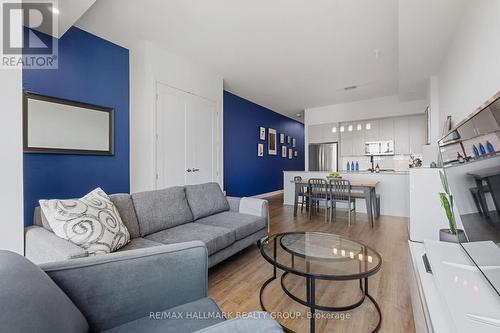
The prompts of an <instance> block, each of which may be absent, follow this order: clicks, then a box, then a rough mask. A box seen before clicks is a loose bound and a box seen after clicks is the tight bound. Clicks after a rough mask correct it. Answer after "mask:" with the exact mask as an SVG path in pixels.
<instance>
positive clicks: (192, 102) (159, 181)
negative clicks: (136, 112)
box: [156, 83, 219, 189]
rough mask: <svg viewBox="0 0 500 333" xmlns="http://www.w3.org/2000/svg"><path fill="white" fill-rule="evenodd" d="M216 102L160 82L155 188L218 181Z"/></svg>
mask: <svg viewBox="0 0 500 333" xmlns="http://www.w3.org/2000/svg"><path fill="white" fill-rule="evenodd" d="M218 147H219V142H218V115H217V104H216V103H215V102H212V101H209V100H207V99H205V98H202V97H199V96H196V95H193V94H189V93H186V92H184V91H182V90H178V89H175V88H172V87H169V86H167V85H163V84H161V83H158V84H157V102H156V188H157V189H161V188H166V187H171V186H181V185H186V184H200V183H206V182H211V181H215V182H218V180H219V179H218Z"/></svg>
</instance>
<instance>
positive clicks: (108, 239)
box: [39, 188, 130, 255]
mask: <svg viewBox="0 0 500 333" xmlns="http://www.w3.org/2000/svg"><path fill="white" fill-rule="evenodd" d="M39 203H40V207H41V208H42V211H43V214H44V215H45V217H46V219H47V221H48V223H49V224H50V227H51V228H52V230H53V231H54V233H55V234H56V235H57V236H59V237H61V238H64V239H66V240H68V241H70V242H72V243H74V244H76V245H78V246H81V247H82V248H84V249H85V250H87V252H88V253H89V255H96V254H105V253H110V252H113V251H116V250H118V249H119V248H121V247H123V246H124V245H125V244H127V243H128V242H129V240H130V235H129V232H128V230H127V227H126V226H125V225H124V224H123V222H122V220H121V218H120V215H119V214H118V210H117V209H116V207H115V205H114V204H113V202H112V201H111V200H110V199H109V197H108V195H107V194H106V193H104V191H103V190H101V189H100V188H96V189H95V190H93V191H92V192H90V193H89V194H87V195H86V196H84V197H83V198H81V199H68V200H57V199H54V200H40V201H39Z"/></svg>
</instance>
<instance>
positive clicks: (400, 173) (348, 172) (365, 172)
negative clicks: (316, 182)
mask: <svg viewBox="0 0 500 333" xmlns="http://www.w3.org/2000/svg"><path fill="white" fill-rule="evenodd" d="M283 172H302V173H318V172H324V173H329V172H328V171H297V170H284V171H283ZM339 173H340V174H343V175H349V174H351V175H356V174H361V175H372V174H373V175H408V174H409V173H410V171H407V170H401V171H397V170H394V171H380V172H379V173H376V172H371V171H368V170H360V171H345V170H340V171H339Z"/></svg>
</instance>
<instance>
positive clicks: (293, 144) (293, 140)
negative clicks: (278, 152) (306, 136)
mask: <svg viewBox="0 0 500 333" xmlns="http://www.w3.org/2000/svg"><path fill="white" fill-rule="evenodd" d="M296 143H297V141H295V138H293V139H292V147H293V148H295V145H296Z"/></svg>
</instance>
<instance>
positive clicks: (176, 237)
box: [146, 223, 235, 255]
mask: <svg viewBox="0 0 500 333" xmlns="http://www.w3.org/2000/svg"><path fill="white" fill-rule="evenodd" d="M146 239H149V240H152V241H155V242H159V243H163V244H173V243H181V242H189V241H194V240H200V241H202V242H203V243H205V245H206V246H207V250H208V255H211V254H213V253H215V252H217V251H220V250H222V249H224V248H226V247H228V246H229V245H231V244H233V243H234V242H235V233H234V231H232V230H229V229H226V228H221V227H216V226H211V225H205V224H200V223H188V224H183V225H179V226H177V227H174V228H171V229H167V230H163V231H159V232H157V233H154V234H151V235H148V236H146Z"/></svg>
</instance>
